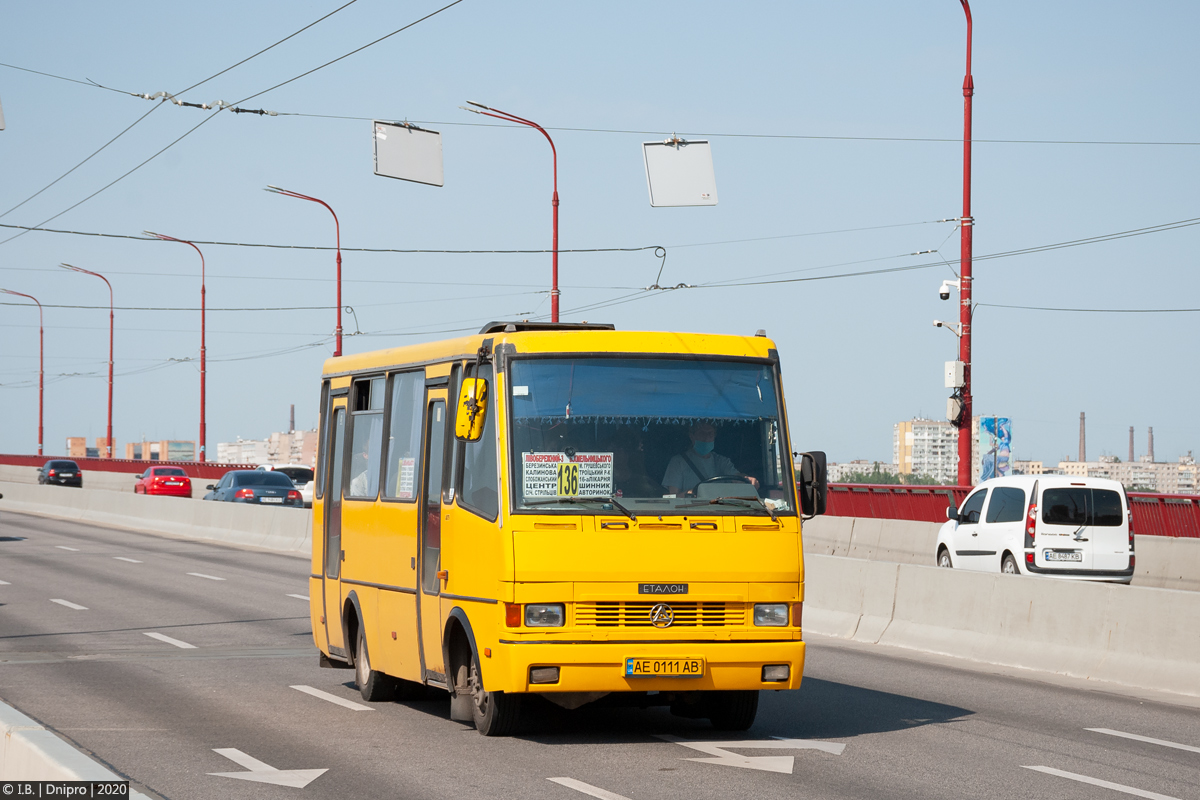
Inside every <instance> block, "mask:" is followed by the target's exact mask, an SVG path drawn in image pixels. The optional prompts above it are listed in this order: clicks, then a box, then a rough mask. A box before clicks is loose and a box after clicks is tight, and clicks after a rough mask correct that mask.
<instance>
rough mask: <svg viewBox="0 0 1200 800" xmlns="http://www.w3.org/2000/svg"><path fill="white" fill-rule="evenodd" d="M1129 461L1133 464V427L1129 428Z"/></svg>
mask: <svg viewBox="0 0 1200 800" xmlns="http://www.w3.org/2000/svg"><path fill="white" fill-rule="evenodd" d="M1129 461H1130V463H1133V426H1132V425H1130V426H1129Z"/></svg>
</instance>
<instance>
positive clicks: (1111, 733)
mask: <svg viewBox="0 0 1200 800" xmlns="http://www.w3.org/2000/svg"><path fill="white" fill-rule="evenodd" d="M1085 730H1089V731H1092V732H1093V733H1107V734H1108V735H1109V736H1120V737H1121V738H1122V739H1133V740H1134V741H1135V742H1148V743H1150V744H1159V745H1162V746H1163V747H1174V748H1175V749H1176V750H1187V751H1188V752H1189V753H1200V747H1192V746H1191V745H1190V744H1179V743H1178V742H1168V741H1167V740H1166V739H1151V738H1150V737H1149V736H1138V735H1137V734H1136V733H1125V732H1124V731H1114V730H1110V729H1109V728H1086V729H1085Z"/></svg>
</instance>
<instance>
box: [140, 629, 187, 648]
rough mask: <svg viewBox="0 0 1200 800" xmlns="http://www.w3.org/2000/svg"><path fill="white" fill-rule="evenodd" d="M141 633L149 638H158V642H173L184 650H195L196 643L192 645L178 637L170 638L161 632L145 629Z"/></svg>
mask: <svg viewBox="0 0 1200 800" xmlns="http://www.w3.org/2000/svg"><path fill="white" fill-rule="evenodd" d="M142 633H143V634H145V635H146V636H149V637H150V638H151V639H158V640H159V641H160V642H166V643H167V644H173V645H175V646H176V647H181V648H183V649H184V650H195V649H196V645H194V644H188V643H187V642H181V641H179V640H178V639H172V638H171V637H170V636H166V635H164V634H161V633H149V632H147V631H142Z"/></svg>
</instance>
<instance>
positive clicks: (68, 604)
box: [50, 600, 87, 611]
mask: <svg viewBox="0 0 1200 800" xmlns="http://www.w3.org/2000/svg"><path fill="white" fill-rule="evenodd" d="M50 602H51V603H58V604H59V605H60V606H66V607H67V608H73V609H75V610H76V611H87V606H81V605H79V604H78V603H72V602H71V601H70V600H51V601H50Z"/></svg>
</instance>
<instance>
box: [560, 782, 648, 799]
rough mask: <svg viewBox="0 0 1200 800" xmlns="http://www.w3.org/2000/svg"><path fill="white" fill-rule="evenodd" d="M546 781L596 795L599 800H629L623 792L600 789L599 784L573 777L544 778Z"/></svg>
mask: <svg viewBox="0 0 1200 800" xmlns="http://www.w3.org/2000/svg"><path fill="white" fill-rule="evenodd" d="M546 780H548V781H552V782H554V783H557V784H558V785H559V786H565V787H567V788H568V789H574V790H575V791H577V792H583V793H584V794H586V795H591V796H592V797H598V798H600V800H629V798H628V797H626V796H625V795H623V794H615V793H613V792H610V791H607V790H605V789H601V788H600V787H599V786H592V785H591V784H590V783H584V782H583V781H577V780H575V779H574V778H546Z"/></svg>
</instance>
